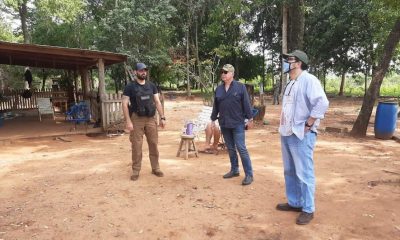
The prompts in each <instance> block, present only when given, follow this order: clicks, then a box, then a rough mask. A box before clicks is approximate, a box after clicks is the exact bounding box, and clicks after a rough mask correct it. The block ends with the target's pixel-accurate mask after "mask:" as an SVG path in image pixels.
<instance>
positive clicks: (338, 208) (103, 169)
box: [0, 97, 400, 240]
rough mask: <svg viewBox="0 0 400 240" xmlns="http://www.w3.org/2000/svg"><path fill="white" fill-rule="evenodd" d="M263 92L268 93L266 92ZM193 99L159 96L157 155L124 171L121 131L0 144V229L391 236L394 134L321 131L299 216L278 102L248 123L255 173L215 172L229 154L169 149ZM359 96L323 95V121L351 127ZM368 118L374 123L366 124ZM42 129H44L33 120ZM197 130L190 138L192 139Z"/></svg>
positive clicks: (395, 188) (399, 152)
mask: <svg viewBox="0 0 400 240" xmlns="http://www.w3.org/2000/svg"><path fill="white" fill-rule="evenodd" d="M269 102H270V101H269ZM201 105H202V102H201V100H200V99H197V98H196V99H194V100H190V101H188V100H185V99H184V98H182V97H178V98H175V99H171V100H167V101H166V105H165V107H166V116H167V120H168V126H167V127H166V128H165V129H163V130H160V133H159V135H160V139H159V143H160V145H159V150H160V155H161V159H160V164H161V168H162V170H163V171H164V173H165V177H163V178H158V177H156V176H154V175H152V174H151V168H150V162H149V160H148V151H147V146H146V144H144V147H143V148H144V154H143V164H142V171H141V174H140V177H139V180H138V181H135V182H132V181H130V175H131V166H130V165H131V163H130V143H129V139H128V136H127V135H124V136H118V137H107V136H104V135H97V134H92V135H90V136H85V135H73V136H72V135H71V136H67V137H64V138H54V137H48V138H37V139H27V140H15V141H12V142H11V143H10V144H6V145H2V146H0V239H260V240H261V239H270V240H278V239H331V240H342V239H343V240H345V239H346V240H347V239H400V207H399V203H400V148H399V146H400V144H399V143H397V142H396V141H393V140H385V141H384V140H378V139H375V138H374V137H373V135H372V132H371V131H372V130H371V129H370V130H369V133H368V136H367V137H366V138H363V139H355V138H352V137H349V136H346V135H344V134H334V133H327V132H324V131H321V132H320V134H319V135H318V141H317V146H316V150H315V169H316V179H317V190H316V208H317V209H316V212H315V218H314V220H313V221H312V222H311V223H310V224H309V225H306V226H298V225H296V224H295V219H296V217H297V213H291V212H279V211H276V210H275V206H276V204H277V203H280V202H285V201H286V200H285V188H284V179H283V168H282V161H281V153H280V140H279V134H278V132H277V128H278V123H279V112H280V106H271V105H268V106H267V109H266V115H265V118H264V119H265V121H266V122H265V123H266V124H265V125H264V124H263V123H262V122H258V123H257V124H256V127H255V128H254V129H251V130H249V131H247V132H246V133H247V136H246V137H247V139H246V140H247V146H248V149H249V152H250V156H251V159H252V162H253V168H254V174H255V175H254V177H255V181H254V182H253V184H251V185H249V186H242V185H241V181H242V178H243V172H241V176H240V177H238V178H233V179H229V180H225V179H223V178H222V175H223V174H224V173H226V172H227V171H228V170H229V159H228V155H227V153H226V152H224V151H220V153H219V154H218V155H214V154H199V157H198V158H196V157H191V158H189V159H188V160H184V159H183V158H181V157H176V152H177V150H178V144H179V141H180V131H181V128H182V127H183V122H184V120H185V119H190V118H196V116H197V114H198V113H199V112H200V109H201ZM360 106H361V102H360V101H359V100H352V99H331V106H330V109H329V111H328V113H327V116H326V119H325V120H324V121H323V123H322V126H321V129H324V128H325V127H327V126H330V127H339V128H344V127H348V128H349V130H350V129H351V126H352V123H353V121H354V120H355V118H356V116H357V112H358V110H359V109H360ZM371 127H372V126H371ZM37 131H40V135H42V136H43V135H45V133H44V132H43V131H46V130H45V129H44V130H43V131H42V130H41V129H38V130H37ZM203 140H204V139H202V138H200V140H198V141H197V145H198V148H202V147H203V146H202V145H203V142H202V141H203Z"/></svg>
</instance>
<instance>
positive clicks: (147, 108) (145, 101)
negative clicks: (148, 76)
mask: <svg viewBox="0 0 400 240" xmlns="http://www.w3.org/2000/svg"><path fill="white" fill-rule="evenodd" d="M133 89H134V96H135V100H136V106H137V109H136V111H133V109H132V110H131V111H132V112H136V114H137V115H138V116H140V117H153V116H154V115H155V114H156V106H155V104H154V94H153V89H152V88H151V86H150V84H148V83H146V84H145V85H143V86H142V87H140V85H139V84H138V83H137V82H134V83H133Z"/></svg>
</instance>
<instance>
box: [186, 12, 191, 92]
mask: <svg viewBox="0 0 400 240" xmlns="http://www.w3.org/2000/svg"><path fill="white" fill-rule="evenodd" d="M189 19H190V18H189ZM189 22H190V20H188V25H187V29H186V83H187V85H186V87H187V89H186V91H187V96H188V97H190V95H191V92H190V69H189V65H190V62H189V61H190V59H189V58H190V54H189V44H190V42H189V31H190V27H189V24H190V23H189Z"/></svg>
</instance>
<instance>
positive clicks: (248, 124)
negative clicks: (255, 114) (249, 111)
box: [246, 119, 254, 129]
mask: <svg viewBox="0 0 400 240" xmlns="http://www.w3.org/2000/svg"><path fill="white" fill-rule="evenodd" d="M246 126H247V129H252V128H253V126H254V125H253V119H250V120H249V121H248V122H247V123H246Z"/></svg>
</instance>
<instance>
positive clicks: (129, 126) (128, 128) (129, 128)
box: [124, 121, 133, 133]
mask: <svg viewBox="0 0 400 240" xmlns="http://www.w3.org/2000/svg"><path fill="white" fill-rule="evenodd" d="M124 131H125V132H126V133H130V132H132V131H133V124H132V122H131V121H127V122H126V124H125V129H124Z"/></svg>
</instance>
